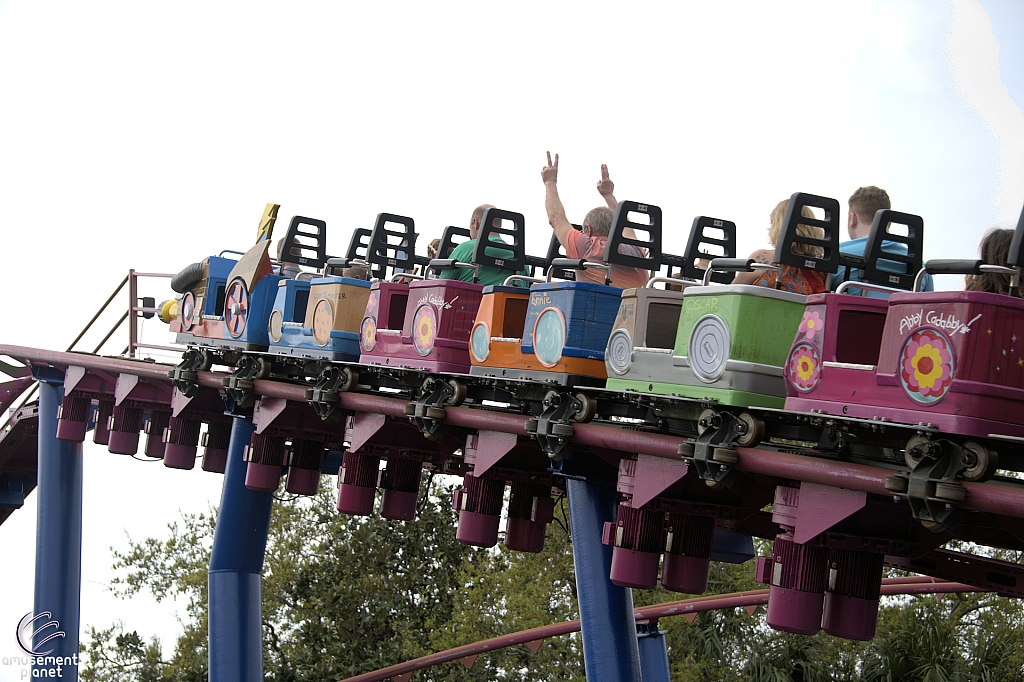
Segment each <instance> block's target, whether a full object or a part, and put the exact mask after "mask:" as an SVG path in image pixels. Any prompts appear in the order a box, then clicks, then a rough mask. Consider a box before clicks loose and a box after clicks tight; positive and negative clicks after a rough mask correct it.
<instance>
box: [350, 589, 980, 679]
mask: <svg viewBox="0 0 1024 682" xmlns="http://www.w3.org/2000/svg"><path fill="white" fill-rule="evenodd" d="M981 591H983V590H981V589H979V588H977V587H973V586H971V585H964V584H962V583H955V582H938V581H934V580H932V579H931V578H924V577H906V578H885V579H883V580H882V594H883V595H887V596H888V595H909V594H948V593H953V592H981ZM767 603H768V590H750V591H747V592H733V593H732V594H718V595H711V596H706V597H695V598H693V599H683V600H680V601H671V602H665V603H663V604H655V605H653V606H644V607H641V608H638V609H636V610H635V611H634V614H633V615H634V617H635V618H636V621H637V623H641V622H651V621H654V622H656V621H657V620H658V619H661V618H667V617H670V616H683V617H684V618H687V619H688V620H691V621H692V620H693V618H694V617H696V615H697V614H698V613H703V612H705V611H715V610H718V609H734V608H746V609H748V610H750V611H751V612H752V611H753V609H754V608H755V607H757V606H760V605H762V604H767ZM579 630H580V621H578V620H570V621H567V622H565V623H556V624H554V625H544V626H541V627H537V628H531V629H529V630H522V631H520V632H516V633H513V634H511V635H501V636H500V637H492V638H491V639H484V640H480V641H479V642H474V643H472V644H465V645H463V646H459V647H455V648H453V649H448V650H447V651H440V652H438V653H434V654H428V655H426V656H421V657H420V658H415V659H413V660H411V661H406V662H405V663H399V664H397V665H392V666H388V667H387V668H381V669H380V670H375V671H373V672H369V673H363V674H362V675H356V676H355V677H349V678H346V679H345V680H343V682H382V681H383V680H387V679H391V680H394V682H407V680H409V679H410V678H411V677H412V674H413V673H414V672H416V671H417V670H423V669H425V668H430V667H433V666H435V665H440V664H442V663H449V662H451V661H460V662H461V663H462V664H463V665H465V666H466V667H467V668H470V667H472V665H473V663H474V662H475V661H476V658H477V657H478V656H479V655H480V654H483V653H487V652H489V651H497V650H499V649H504V648H507V647H510V646H516V645H517V644H525V645H526V646H528V647H530V649H531V650H532V651H533V652H534V653H536V651H537V650H538V649H539V648H540V645H541V644H542V643H543V642H544V640H546V639H549V638H551V637H559V636H561V635H568V634H570V633H573V632H579Z"/></svg>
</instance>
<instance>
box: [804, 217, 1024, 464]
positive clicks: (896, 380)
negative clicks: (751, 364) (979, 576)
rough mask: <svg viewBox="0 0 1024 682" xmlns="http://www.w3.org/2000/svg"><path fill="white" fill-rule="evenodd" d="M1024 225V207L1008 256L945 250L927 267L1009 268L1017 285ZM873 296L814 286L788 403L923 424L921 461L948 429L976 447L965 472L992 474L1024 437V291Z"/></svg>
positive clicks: (913, 458)
mask: <svg viewBox="0 0 1024 682" xmlns="http://www.w3.org/2000/svg"><path fill="white" fill-rule="evenodd" d="M905 220H906V217H904V221H905ZM918 220H920V219H918ZM1022 236H1024V214H1022V218H1021V224H1019V225H1018V226H1017V231H1016V233H1015V234H1014V238H1013V242H1012V245H1011V250H1010V254H1009V256H1008V258H1007V263H1008V264H1009V265H1008V267H1002V266H998V265H989V264H985V263H983V262H982V261H969V260H968V261H961V260H933V261H929V262H928V263H927V264H926V265H925V268H924V271H926V272H929V273H932V274H971V273H973V274H980V273H982V272H999V273H1004V274H1008V275H1010V276H1011V277H1012V279H1013V282H1014V284H1013V286H1016V282H1017V281H1018V280H1019V278H1020V272H1021V267H1020V266H1021V265H1022V264H1024V259H1022V257H1021V242H1022ZM887 238H888V237H887ZM869 253H872V252H870V251H869ZM886 258H893V256H892V255H886ZM883 274H885V276H886V277H889V276H891V275H889V273H883ZM857 286H858V287H859V286H861V284H859V283H857ZM873 301H875V300H873V299H861V298H857V297H853V296H847V295H842V294H832V295H828V294H826V295H816V296H811V297H809V298H808V308H807V311H806V313H805V314H804V316H803V318H802V321H801V323H800V328H799V331H798V333H797V335H796V339H795V341H794V342H793V346H792V349H791V350H790V353H789V358H788V360H787V363H786V388H787V391H788V395H789V397H788V398H787V400H786V409H787V410H793V411H797V412H810V411H811V410H814V411H816V412H817V413H821V414H834V415H842V416H845V417H853V418H860V419H869V420H881V419H884V420H886V421H888V422H890V423H893V425H894V426H895V425H900V424H903V425H907V426H908V428H914V427H915V426H916V427H917V428H918V430H919V431H920V433H918V434H917V435H911V436H910V438H909V441H908V442H907V443H906V445H905V453H906V459H907V464H908V465H909V466H910V467H911V468H913V467H914V466H915V465H916V462H917V461H918V460H919V459H920V457H921V456H922V455H923V452H924V450H926V449H927V445H928V443H929V441H930V440H931V439H933V436H934V431H935V430H936V429H937V430H938V431H941V432H942V433H944V434H949V435H950V436H953V438H952V440H957V441H961V442H960V445H962V447H963V448H965V449H966V450H968V451H970V455H969V456H968V460H969V461H968V462H967V463H968V464H970V466H966V468H964V469H963V470H962V471H960V472H959V473H960V475H961V476H962V477H963V478H966V479H967V480H983V479H985V478H988V477H989V476H991V475H992V474H993V473H994V471H995V467H996V457H995V452H994V451H991V452H990V448H992V449H993V450H994V448H995V447H998V448H999V449H1000V450H1001V451H1002V452H1005V453H1007V455H1009V454H1010V453H1011V452H1019V447H1020V444H1021V441H1022V439H1024V424H1022V420H1021V416H1020V415H1021V412H1020V410H1021V404H1022V402H1024V348H1022V340H1024V300H1021V299H1020V298H1016V297H1012V296H1005V295H1001V294H993V293H986V292H976V291H955V292H948V291H947V292H928V293H924V292H921V293H896V294H893V295H892V296H890V298H889V300H888V306H885V305H882V304H884V303H886V302H885V301H884V300H878V301H877V303H874V302H873ZM903 433H904V437H906V435H907V432H906V431H904V432H903ZM965 438H969V439H971V440H967V441H964V439H965ZM1000 441H1003V442H1002V443H1001V444H1000ZM1006 441H1009V442H1006ZM923 446H924V449H922V447H923ZM896 447H903V446H901V445H896ZM1004 459H1007V458H1005V457H1004ZM1003 464H1004V465H1005V466H1004V468H1012V469H1017V468H1019V465H1018V464H1016V463H1012V464H1011V463H1010V462H1009V461H1006V462H1003Z"/></svg>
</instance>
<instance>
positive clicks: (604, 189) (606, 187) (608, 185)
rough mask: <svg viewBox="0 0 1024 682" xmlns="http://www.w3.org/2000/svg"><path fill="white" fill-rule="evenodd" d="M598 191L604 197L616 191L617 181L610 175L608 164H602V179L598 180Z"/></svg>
mask: <svg viewBox="0 0 1024 682" xmlns="http://www.w3.org/2000/svg"><path fill="white" fill-rule="evenodd" d="M597 193H598V194H600V195H601V196H603V197H606V196H608V195H609V194H614V193H615V183H614V182H612V179H611V178H609V177H608V164H606V163H602V164H601V179H600V180H598V181H597Z"/></svg>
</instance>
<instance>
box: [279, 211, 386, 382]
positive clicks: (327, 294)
mask: <svg viewBox="0 0 1024 682" xmlns="http://www.w3.org/2000/svg"><path fill="white" fill-rule="evenodd" d="M381 215H387V214H381ZM378 220H380V217H378ZM370 234H371V233H370V231H369V230H366V229H359V230H355V231H354V232H353V233H352V241H351V243H350V244H349V250H348V253H347V254H346V256H345V258H328V259H326V264H325V263H324V261H323V260H320V261H319V262H318V263H317V262H310V263H308V264H310V265H313V266H314V267H315V266H317V265H320V266H323V267H324V275H323V277H317V278H313V279H311V280H310V281H308V282H306V281H300V280H297V279H287V280H282V281H280V282H278V288H277V296H276V298H275V299H274V309H273V310H272V311H271V313H270V321H269V323H268V328H267V332H268V335H269V337H270V351H271V352H272V353H275V354H278V355H292V356H296V357H302V358H321V359H325V360H338V361H347V362H355V361H358V360H359V324H360V322H361V321H362V319H363V312H364V311H365V310H366V302H367V299H368V298H369V293H370V283H369V282H368V281H366V280H362V279H354V278H351V277H342V276H338V275H336V274H334V273H335V272H336V271H338V270H341V269H343V268H345V267H348V266H350V265H352V264H358V263H363V262H365V261H364V260H363V258H365V252H366V248H367V244H366V243H365V242H367V241H368V239H369V237H370ZM360 250H362V251H363V253H362V254H360V253H359V251H360Z"/></svg>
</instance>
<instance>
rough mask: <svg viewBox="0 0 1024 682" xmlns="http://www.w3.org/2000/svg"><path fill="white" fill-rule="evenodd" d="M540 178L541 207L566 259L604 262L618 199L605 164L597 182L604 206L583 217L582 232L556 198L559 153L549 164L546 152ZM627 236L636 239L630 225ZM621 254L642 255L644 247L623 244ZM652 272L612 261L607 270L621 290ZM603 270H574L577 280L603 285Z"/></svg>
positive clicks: (638, 284) (641, 283)
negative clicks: (541, 187)
mask: <svg viewBox="0 0 1024 682" xmlns="http://www.w3.org/2000/svg"><path fill="white" fill-rule="evenodd" d="M540 177H541V180H543V181H544V189H545V196H544V206H545V208H546V209H547V213H548V222H549V223H550V224H551V227H552V228H553V229H554V231H555V236H556V237H558V241H559V242H561V244H562V246H564V247H565V254H566V256H568V257H569V258H582V259H584V260H587V261H590V262H594V263H605V262H606V261H605V259H604V252H605V246H606V245H607V243H608V233H609V232H611V229H612V224H613V222H614V220H615V209H616V208H617V207H618V202H617V201H616V200H615V195H614V194H613V192H614V191H615V184H614V183H613V182H612V181H611V179H610V178H609V177H608V166H606V165H602V166H601V180H600V182H598V183H597V191H598V192H600V194H601V196H602V197H604V199H605V202H606V203H607V204H608V206H607V207H605V206H601V207H600V208H595V209H593V210H592V211H590V213H588V214H587V216H586V218H584V219H583V231H582V232H579V231H577V230H574V229H573V227H572V223H570V222H569V219H568V218H567V217H566V216H565V208H564V207H563V206H562V200H561V199H559V197H558V154H555V162H554V164H552V163H551V152H548V165H546V166H544V168H543V169H542V170H541V172H540ZM623 234H624V235H625V236H626V237H630V238H635V234H634V233H633V230H632V229H631V228H626V229H625V230H623ZM621 248H622V249H623V251H622V252H623V253H628V254H630V255H634V256H640V257H643V256H645V255H646V253H645V249H641V248H639V247H636V246H632V245H628V244H627V245H623V246H622V247H621ZM650 275H651V273H650V272H649V271H648V270H642V269H640V268H631V267H626V266H623V265H617V264H613V265H612V268H611V273H610V279H611V284H612V286H615V287H619V288H622V289H629V288H633V287H642V286H644V285H645V284H646V283H647V280H648V279H649V278H650ZM604 277H605V273H604V270H599V269H597V268H591V269H587V270H577V271H576V281H577V282H595V283H597V284H604Z"/></svg>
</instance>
